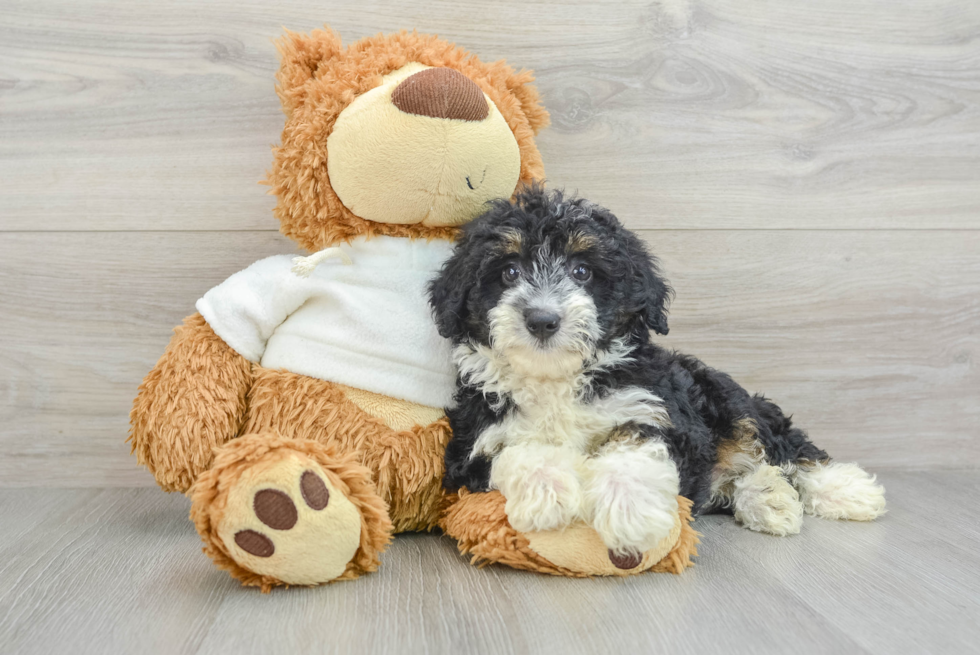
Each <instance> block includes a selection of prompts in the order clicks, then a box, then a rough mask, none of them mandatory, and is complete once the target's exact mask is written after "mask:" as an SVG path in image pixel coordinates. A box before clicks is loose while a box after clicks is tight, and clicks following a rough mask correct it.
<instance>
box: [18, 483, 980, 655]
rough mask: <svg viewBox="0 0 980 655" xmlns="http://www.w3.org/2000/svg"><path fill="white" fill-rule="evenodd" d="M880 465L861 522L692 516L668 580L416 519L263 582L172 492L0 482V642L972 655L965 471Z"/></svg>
mask: <svg viewBox="0 0 980 655" xmlns="http://www.w3.org/2000/svg"><path fill="white" fill-rule="evenodd" d="M880 479H881V480H882V481H883V482H884V484H885V486H886V488H887V490H888V499H889V502H890V508H891V509H890V511H889V513H888V514H887V515H886V516H885V517H884V518H882V519H881V520H880V521H879V522H877V523H871V524H859V523H838V522H832V521H821V520H818V519H811V518H807V519H806V522H805V525H804V528H803V532H802V534H800V535H798V536H795V537H789V538H777V537H770V536H765V535H760V534H756V533H752V532H749V531H747V530H744V529H742V528H739V527H738V526H736V525H735V524H734V522H733V521H732V519H731V518H729V517H725V516H709V517H703V518H702V519H699V520H698V522H697V527H698V529H699V530H700V531H701V532H702V534H703V537H702V552H703V555H702V556H701V557H699V558H698V560H697V566H696V567H695V568H693V569H690V570H689V571H688V572H687V573H685V574H684V575H682V576H673V575H667V574H655V575H654V574H651V575H646V576H640V577H636V578H631V579H627V580H613V579H591V580H569V579H564V578H551V577H546V576H539V575H536V574H530V573H524V572H519V571H513V570H510V569H506V568H502V567H496V566H494V567H488V568H485V569H477V568H474V567H471V566H470V565H469V564H468V563H467V562H466V561H465V560H464V559H463V558H461V557H460V556H459V555H458V554H457V553H456V551H455V549H454V546H453V544H452V542H451V541H450V540H449V539H448V538H444V537H440V536H436V535H424V534H423V535H408V536H401V537H398V538H397V539H396V541H395V543H394V545H393V546H392V547H391V548H390V550H389V551H388V552H387V553H386V555H385V556H384V558H383V566H382V568H381V570H380V571H379V572H378V573H376V574H374V575H371V576H368V577H365V578H362V579H360V580H356V581H353V582H345V583H339V584H335V585H330V586H326V587H318V588H313V589H305V588H304V589H299V588H296V589H287V590H276V591H274V592H273V593H272V595H270V596H265V595H263V594H261V593H260V592H258V591H257V590H255V589H246V588H243V587H240V586H238V584H237V583H236V582H235V581H233V580H232V579H231V578H229V577H228V576H227V575H225V574H224V573H222V572H220V571H217V570H216V569H215V568H214V567H212V566H211V564H210V562H209V561H208V560H207V559H206V558H205V556H204V555H203V554H201V552H200V550H199V546H200V543H199V540H198V537H197V535H196V533H195V532H194V529H193V527H192V526H191V524H190V523H189V522H188V521H187V509H188V502H187V500H186V499H185V498H184V497H182V496H177V495H171V496H165V495H164V494H161V493H159V492H158V491H157V490H155V489H104V490H99V489H84V490H44V489H7V490H2V491H0V516H3V528H2V530H0V651H2V652H3V653H8V654H9V653H38V654H42V653H43V654H48V653H73V654H81V653H234V654H241V653H246V652H254V653H263V654H275V653H287V654H290V655H293V654H295V653H302V652H340V653H358V654H360V653H455V654H458V653H494V654H504V653H525V652H536V653H561V654H562V655H572V654H574V653H602V652H607V653H653V652H657V653H671V654H672V655H680V654H682V653H699V654H704V653H713V652H724V653H786V652H792V653H794V655H808V654H810V653H835V654H840V653H883V654H889V655H896V654H899V653H926V652H929V653H954V652H961V653H962V652H976V651H977V648H978V646H977V644H978V642H980V621H978V617H980V528H978V527H977V526H978V525H980V508H978V506H977V503H976V502H974V500H975V499H976V498H977V496H978V493H980V476H978V475H977V473H976V472H956V471H946V472H943V473H941V474H938V473H925V472H902V471H889V472H886V473H884V474H882V475H881V476H880ZM957 500H958V501H959V502H957ZM964 501H965V502H964ZM951 503H952V505H951Z"/></svg>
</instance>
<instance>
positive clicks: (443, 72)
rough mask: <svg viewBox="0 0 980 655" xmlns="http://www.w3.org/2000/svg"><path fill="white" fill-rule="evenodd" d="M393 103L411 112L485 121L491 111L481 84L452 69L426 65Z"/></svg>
mask: <svg viewBox="0 0 980 655" xmlns="http://www.w3.org/2000/svg"><path fill="white" fill-rule="evenodd" d="M391 102H392V103H394V105H395V106H396V107H398V108H399V109H401V110H402V111H403V112H406V113H408V114H417V115H419V116H431V117H432V118H454V119H457V120H461V121H482V120H483V119H484V118H486V117H487V115H488V114H489V113H490V108H489V107H488V106H487V100H486V98H484V97H483V91H481V90H480V87H478V86H477V85H476V83H475V82H474V81H473V80H471V79H470V78H468V77H466V76H465V75H463V74H462V73H460V72H459V71H457V70H453V69H452V68H426V69H425V70H424V71H419V72H418V73H415V74H414V75H410V76H408V77H406V78H405V79H404V80H402V82H401V83H400V84H399V85H398V86H397V87H395V90H394V92H393V93H392V94H391Z"/></svg>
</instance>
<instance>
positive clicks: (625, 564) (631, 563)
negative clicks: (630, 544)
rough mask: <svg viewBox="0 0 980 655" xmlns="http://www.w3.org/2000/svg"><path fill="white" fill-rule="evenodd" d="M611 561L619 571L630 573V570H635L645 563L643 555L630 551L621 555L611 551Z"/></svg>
mask: <svg viewBox="0 0 980 655" xmlns="http://www.w3.org/2000/svg"><path fill="white" fill-rule="evenodd" d="M609 561H610V562H612V565H613V566H615V567H616V568H617V569H619V570H621V571H629V570H630V569H635V568H636V567H638V566H639V565H640V564H642V563H643V553H637V552H635V551H630V552H628V553H624V554H622V555H620V554H618V553H616V551H614V550H609Z"/></svg>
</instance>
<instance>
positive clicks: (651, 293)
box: [640, 257, 674, 334]
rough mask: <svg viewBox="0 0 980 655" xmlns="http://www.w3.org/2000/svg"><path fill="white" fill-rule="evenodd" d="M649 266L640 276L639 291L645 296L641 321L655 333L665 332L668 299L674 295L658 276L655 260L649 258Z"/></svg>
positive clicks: (668, 329)
mask: <svg viewBox="0 0 980 655" xmlns="http://www.w3.org/2000/svg"><path fill="white" fill-rule="evenodd" d="M649 260H650V266H649V267H646V268H645V270H644V271H643V275H641V276H640V279H641V280H642V282H641V286H642V289H641V293H642V294H643V296H644V297H645V298H646V300H645V303H644V304H645V306H644V308H643V322H644V323H646V324H647V327H648V328H650V329H651V330H653V331H654V332H656V333H657V334H667V332H669V331H670V327H669V326H668V325H667V308H668V306H669V305H670V299H671V297H672V296H673V295H674V290H673V289H671V288H670V287H669V286H668V285H667V282H666V281H665V280H664V279H663V278H662V277H660V274H659V266H658V264H657V260H656V259H655V258H653V257H650V258H649Z"/></svg>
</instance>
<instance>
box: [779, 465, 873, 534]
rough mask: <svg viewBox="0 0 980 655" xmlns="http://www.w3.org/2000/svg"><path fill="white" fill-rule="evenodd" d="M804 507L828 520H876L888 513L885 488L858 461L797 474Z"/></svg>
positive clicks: (809, 512)
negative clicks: (886, 511) (886, 510)
mask: <svg viewBox="0 0 980 655" xmlns="http://www.w3.org/2000/svg"><path fill="white" fill-rule="evenodd" d="M795 482H796V486H797V488H798V489H799V490H800V496H801V498H802V501H803V510H804V511H805V512H806V513H807V514H810V515H812V516H819V517H820V518H825V519H846V520H850V521H873V520H874V519H876V518H878V517H879V516H881V515H882V514H884V513H885V488H884V487H883V486H881V485H880V484H877V483H876V482H875V476H873V475H871V474H870V473H868V472H867V471H865V470H864V469H862V468H861V467H860V466H858V465H857V464H844V463H840V462H831V463H829V464H818V465H817V466H815V467H814V468H811V469H808V470H800V471H798V472H797V473H796V476H795Z"/></svg>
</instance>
